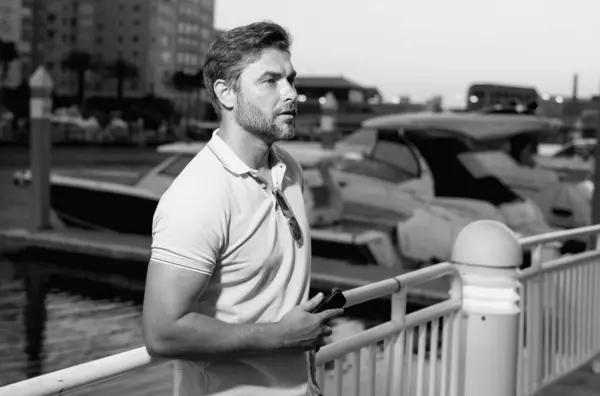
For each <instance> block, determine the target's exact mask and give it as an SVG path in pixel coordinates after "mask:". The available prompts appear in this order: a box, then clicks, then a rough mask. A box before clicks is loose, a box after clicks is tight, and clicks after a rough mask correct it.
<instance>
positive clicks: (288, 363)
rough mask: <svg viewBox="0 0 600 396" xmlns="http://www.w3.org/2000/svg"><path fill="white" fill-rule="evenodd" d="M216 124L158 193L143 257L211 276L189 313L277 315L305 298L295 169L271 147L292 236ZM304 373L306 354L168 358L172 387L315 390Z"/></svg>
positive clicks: (184, 390) (223, 392)
mask: <svg viewBox="0 0 600 396" xmlns="http://www.w3.org/2000/svg"><path fill="white" fill-rule="evenodd" d="M218 131H219V130H218V129H217V130H216V131H215V132H214V133H213V135H212V138H211V139H210V141H209V142H208V144H207V145H206V146H205V147H204V148H203V149H202V150H201V151H200V152H199V153H198V154H197V155H196V156H195V157H194V158H193V159H192V160H191V161H190V163H189V164H188V165H187V166H186V167H185V168H184V169H183V171H182V172H181V173H180V174H179V175H178V176H177V178H176V179H175V180H174V181H173V183H172V184H171V185H170V186H169V188H168V189H167V190H166V191H165V193H164V194H163V196H162V197H161V199H160V201H159V203H158V206H157V208H156V212H155V214H154V219H153V230H152V247H151V252H152V253H151V259H152V260H153V261H155V262H157V263H163V264H165V265H173V266H177V267H179V268H182V269H184V270H188V271H197V272H200V273H203V274H206V275H210V280H209V283H208V286H207V288H206V290H205V291H204V293H203V294H202V296H201V297H200V298H199V299H198V301H197V304H196V307H195V311H196V312H198V313H200V314H203V315H207V316H211V317H214V318H217V319H219V320H222V321H224V322H228V323H266V322H276V321H278V320H279V319H280V318H281V317H282V316H283V315H284V314H285V313H287V312H289V311H290V310H291V309H292V308H294V307H296V306H297V305H299V304H301V303H302V302H305V301H306V300H307V299H308V291H309V284H310V270H311V268H310V266H311V260H310V257H311V250H310V235H309V225H308V219H307V216H306V213H305V207H304V199H303V195H302V169H301V167H300V165H299V164H298V163H297V161H295V160H294V159H293V158H292V157H291V156H290V155H289V154H288V153H286V152H285V151H284V150H282V149H281V148H279V147H277V146H276V145H273V146H272V147H271V149H270V151H269V156H270V162H271V163H270V166H271V173H272V179H273V185H274V187H276V188H279V189H280V190H281V191H282V192H283V195H284V196H285V197H286V199H287V201H288V204H289V205H290V207H291V209H292V211H293V213H294V215H295V217H296V219H297V221H298V224H299V225H300V229H301V230H302V235H303V238H302V243H298V242H296V241H295V240H294V239H293V237H292V233H291V231H290V228H289V225H288V220H287V219H286V218H285V216H284V215H283V213H282V212H281V210H280V208H279V206H278V205H277V204H276V200H275V196H274V194H273V193H272V191H269V189H268V187H267V186H266V185H264V184H261V183H260V182H259V181H258V180H257V179H256V176H257V175H258V173H257V172H256V171H255V170H253V169H250V168H249V167H248V166H247V165H246V164H245V163H244V162H243V161H242V160H241V159H240V158H239V157H238V156H237V155H236V154H235V153H234V152H233V150H231V148H230V147H229V146H228V145H227V143H225V141H223V140H222V139H221V138H220V137H219V134H218ZM165 287H169V285H165ZM310 376H311V374H310V367H309V355H308V353H305V352H298V353H285V354H281V355H273V354H269V356H262V357H251V358H248V357H240V358H239V359H231V360H230V361H227V362H214V361H207V362H203V361H176V362H175V393H174V394H175V395H176V396H177V395H179V396H203V395H220V396H234V395H236V396H237V395H281V396H286V395H290V396H296V395H298V396H300V395H302V396H304V395H313V394H314V395H317V394H318V390H317V389H316V387H314V386H313V385H312V384H313V381H312V379H311V378H310Z"/></svg>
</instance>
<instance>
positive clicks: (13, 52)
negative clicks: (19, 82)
mask: <svg viewBox="0 0 600 396" xmlns="http://www.w3.org/2000/svg"><path fill="white" fill-rule="evenodd" d="M18 58H19V53H18V52H17V46H16V45H15V43H13V42H12V41H4V40H2V39H0V65H1V66H2V73H0V78H1V79H2V82H4V81H5V80H6V77H8V66H9V65H10V64H11V62H12V61H14V60H17V59H18Z"/></svg>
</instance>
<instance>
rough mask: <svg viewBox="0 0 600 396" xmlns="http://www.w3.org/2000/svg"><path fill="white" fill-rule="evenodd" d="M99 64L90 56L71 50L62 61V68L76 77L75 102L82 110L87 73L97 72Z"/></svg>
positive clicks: (87, 53)
mask: <svg viewBox="0 0 600 396" xmlns="http://www.w3.org/2000/svg"><path fill="white" fill-rule="evenodd" d="M99 65H100V62H99V61H98V59H97V58H95V57H94V56H93V55H92V54H90V53H89V52H85V51H80V50H73V51H70V52H69V53H68V54H67V56H65V58H64V59H63V60H62V66H63V67H64V68H65V69H68V70H70V71H71V72H73V73H75V75H76V76H77V101H78V102H79V105H80V106H81V108H82V109H83V107H84V100H85V82H86V78H85V77H86V73H87V72H88V71H93V70H97V69H98V67H99Z"/></svg>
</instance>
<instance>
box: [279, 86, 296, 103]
mask: <svg viewBox="0 0 600 396" xmlns="http://www.w3.org/2000/svg"><path fill="white" fill-rule="evenodd" d="M282 90H283V92H282V95H281V96H282V97H283V99H284V100H285V101H286V102H287V101H291V102H296V99H297V98H298V92H296V88H295V87H294V84H293V83H290V82H289V81H285V83H284V84H283V87H282Z"/></svg>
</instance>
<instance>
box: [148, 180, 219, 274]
mask: <svg viewBox="0 0 600 396" xmlns="http://www.w3.org/2000/svg"><path fill="white" fill-rule="evenodd" d="M174 187H175V188H173V189H170V190H168V191H167V192H165V194H164V195H163V196H162V197H161V199H160V201H159V203H158V206H157V208H156V211H155V213H154V218H153V222H152V247H151V260H152V261H155V262H158V263H163V264H169V265H174V266H177V267H181V268H184V269H188V270H192V271H196V272H200V273H203V274H206V275H212V272H213V270H214V268H215V265H216V263H217V262H218V260H219V255H220V252H221V248H222V246H223V241H224V235H225V232H226V227H225V224H226V222H225V210H224V208H223V206H224V205H223V203H222V202H219V200H218V199H217V198H216V197H215V196H214V195H210V194H208V192H206V191H201V192H198V191H188V189H186V188H183V187H182V186H181V184H180V185H179V186H174Z"/></svg>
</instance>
